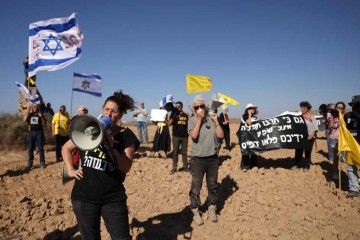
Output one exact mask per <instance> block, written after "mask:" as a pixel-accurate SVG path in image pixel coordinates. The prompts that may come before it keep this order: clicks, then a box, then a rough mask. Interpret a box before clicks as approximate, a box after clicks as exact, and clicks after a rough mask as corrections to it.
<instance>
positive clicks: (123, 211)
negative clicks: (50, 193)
mask: <svg viewBox="0 0 360 240" xmlns="http://www.w3.org/2000/svg"><path fill="white" fill-rule="evenodd" d="M134 109H135V105H134V99H133V98H132V97H130V96H128V95H126V94H124V93H123V92H122V91H121V90H120V91H117V92H115V93H114V94H113V95H112V96H110V97H108V98H107V99H106V100H105V103H104V105H103V107H102V116H103V117H108V118H111V122H112V124H111V126H110V127H109V128H108V129H107V130H106V131H104V137H103V141H102V143H101V144H100V145H99V146H97V147H96V148H94V149H91V150H87V151H85V150H81V147H80V168H79V169H75V167H74V164H73V161H72V155H71V153H72V151H73V150H74V149H75V148H76V147H78V146H76V145H75V144H74V142H73V141H72V140H69V141H68V142H66V144H65V145H64V147H63V149H62V155H63V159H64V162H65V166H66V168H67V172H68V175H69V176H70V177H74V178H76V180H75V184H74V187H73V190H72V194H71V200H72V205H73V210H74V213H75V215H76V218H77V222H78V226H79V230H80V234H81V238H82V239H100V220H101V217H102V218H103V219H104V221H105V225H106V228H107V230H108V232H109V234H110V236H111V238H112V239H131V236H130V233H129V232H130V231H129V219H128V210H127V205H126V199H127V196H126V194H125V187H124V185H123V182H124V180H125V176H126V173H128V172H129V171H130V168H131V166H132V160H133V157H134V153H135V151H136V150H137V148H138V147H139V145H140V142H139V140H138V139H137V137H136V135H135V134H134V133H133V132H132V131H131V130H130V129H128V128H124V127H121V126H119V125H117V122H118V120H119V119H121V117H122V116H123V114H126V113H127V111H128V110H134Z"/></svg>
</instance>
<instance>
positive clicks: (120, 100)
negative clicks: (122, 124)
mask: <svg viewBox="0 0 360 240" xmlns="http://www.w3.org/2000/svg"><path fill="white" fill-rule="evenodd" d="M109 101H111V102H115V103H117V105H118V106H119V110H120V111H121V112H122V113H123V114H126V113H127V111H128V110H131V111H133V110H134V109H135V101H134V99H133V98H132V97H130V96H129V95H127V94H124V93H123V92H122V90H118V91H116V92H114V95H112V96H110V97H108V98H107V99H106V100H105V102H104V105H103V107H104V106H105V104H106V103H107V102H109Z"/></svg>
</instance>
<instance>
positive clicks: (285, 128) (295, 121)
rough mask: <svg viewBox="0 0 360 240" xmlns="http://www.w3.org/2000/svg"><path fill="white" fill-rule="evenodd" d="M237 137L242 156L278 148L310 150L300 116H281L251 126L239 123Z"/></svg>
mask: <svg viewBox="0 0 360 240" xmlns="http://www.w3.org/2000/svg"><path fill="white" fill-rule="evenodd" d="M237 135H238V137H239V144H240V148H241V152H242V153H243V154H253V153H259V152H262V151H267V150H272V149H279V148H290V149H296V148H303V149H310V144H309V141H308V140H307V138H308V131H307V127H306V124H305V120H304V118H303V116H301V115H299V116H294V115H290V114H287V115H282V116H278V117H274V118H269V119H265V120H261V121H259V122H254V123H252V125H251V126H247V125H246V124H245V123H241V125H240V128H239V130H238V132H237Z"/></svg>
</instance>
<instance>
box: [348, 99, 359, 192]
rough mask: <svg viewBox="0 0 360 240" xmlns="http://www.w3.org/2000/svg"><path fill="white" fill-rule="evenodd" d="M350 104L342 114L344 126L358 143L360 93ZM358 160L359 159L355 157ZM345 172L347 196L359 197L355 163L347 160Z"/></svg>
mask: <svg viewBox="0 0 360 240" xmlns="http://www.w3.org/2000/svg"><path fill="white" fill-rule="evenodd" d="M349 105H350V106H351V110H352V111H351V112H348V113H346V114H345V116H344V121H345V123H346V128H347V129H348V130H349V131H350V133H351V135H352V136H353V137H354V138H355V139H356V141H357V142H358V143H360V95H356V96H353V97H352V101H351V102H349ZM357 160H358V161H360V159H357ZM347 173H348V179H349V193H348V195H347V197H359V196H360V193H359V175H358V167H357V166H356V165H355V164H353V163H352V164H350V163H349V162H348V166H347Z"/></svg>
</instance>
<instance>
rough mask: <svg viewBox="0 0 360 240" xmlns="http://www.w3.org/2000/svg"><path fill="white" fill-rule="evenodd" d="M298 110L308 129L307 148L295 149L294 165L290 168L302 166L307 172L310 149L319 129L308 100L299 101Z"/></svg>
mask: <svg viewBox="0 0 360 240" xmlns="http://www.w3.org/2000/svg"><path fill="white" fill-rule="evenodd" d="M300 110H301V113H302V116H303V117H304V119H305V123H306V126H307V130H308V141H309V148H308V149H295V165H294V166H293V167H292V168H291V169H293V170H295V169H298V168H301V167H303V169H304V172H308V171H309V170H310V164H311V151H312V147H313V145H314V142H315V139H316V132H317V131H319V129H318V125H317V121H316V119H315V116H314V115H313V114H311V113H310V110H311V105H310V103H309V102H306V101H303V102H300ZM304 151H305V159H304V162H303V164H302V157H303V153H304Z"/></svg>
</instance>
